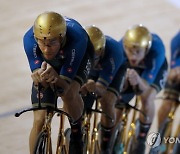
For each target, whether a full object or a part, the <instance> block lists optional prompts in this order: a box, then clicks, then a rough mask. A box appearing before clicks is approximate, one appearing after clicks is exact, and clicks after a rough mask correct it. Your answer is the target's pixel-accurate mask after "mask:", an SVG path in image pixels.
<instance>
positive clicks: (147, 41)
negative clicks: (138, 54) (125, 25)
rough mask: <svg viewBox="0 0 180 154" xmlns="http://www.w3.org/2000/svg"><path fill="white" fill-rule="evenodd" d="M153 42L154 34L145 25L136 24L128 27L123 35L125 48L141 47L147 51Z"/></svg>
mask: <svg viewBox="0 0 180 154" xmlns="http://www.w3.org/2000/svg"><path fill="white" fill-rule="evenodd" d="M151 44H152V35H151V33H150V32H149V30H148V29H147V28H146V27H144V26H143V25H141V24H140V25H135V26H133V27H131V28H130V29H128V30H127V31H126V33H125V35H124V37H123V45H124V47H125V48H132V47H134V46H135V47H139V48H144V49H145V51H146V52H147V51H148V49H149V48H150V47H151Z"/></svg>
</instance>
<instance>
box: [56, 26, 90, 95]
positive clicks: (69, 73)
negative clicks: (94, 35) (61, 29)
mask: <svg viewBox="0 0 180 154" xmlns="http://www.w3.org/2000/svg"><path fill="white" fill-rule="evenodd" d="M77 28H78V27H77ZM73 32H74V33H75V34H72V35H71V36H70V37H72V38H71V40H70V41H68V45H66V47H65V49H64V50H65V51H64V52H66V53H68V54H67V58H66V61H65V63H64V64H63V66H62V68H61V70H60V73H59V75H60V77H59V79H58V85H59V86H63V88H65V89H64V91H65V92H66V91H67V90H68V88H69V85H70V83H71V81H72V80H73V79H74V77H75V76H76V73H77V71H78V69H79V67H80V64H81V62H82V59H83V57H84V55H85V52H86V48H87V40H88V39H87V35H85V32H84V31H82V29H77V31H72V33H73Z"/></svg>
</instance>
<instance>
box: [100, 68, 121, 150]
mask: <svg viewBox="0 0 180 154" xmlns="http://www.w3.org/2000/svg"><path fill="white" fill-rule="evenodd" d="M123 73H124V72H123V71H122V70H121V69H119V70H118V72H117V73H116V75H115V77H114V79H113V81H112V82H111V84H110V85H109V87H108V88H107V91H106V93H105V95H104V96H102V98H101V99H100V103H101V108H102V110H103V112H105V113H106V114H107V115H108V116H110V117H111V118H112V119H109V118H107V116H105V115H103V114H102V115H101V151H102V153H103V152H106V151H108V150H109V151H110V152H109V153H112V151H111V150H112V148H113V145H112V144H113V143H114V140H115V138H114V137H113V135H114V133H115V131H116V130H115V129H116V125H115V124H116V109H115V104H116V102H117V99H118V97H119V91H120V85H121V81H122V77H123V75H122V74H123ZM112 120H113V121H112ZM107 153H108V152H107Z"/></svg>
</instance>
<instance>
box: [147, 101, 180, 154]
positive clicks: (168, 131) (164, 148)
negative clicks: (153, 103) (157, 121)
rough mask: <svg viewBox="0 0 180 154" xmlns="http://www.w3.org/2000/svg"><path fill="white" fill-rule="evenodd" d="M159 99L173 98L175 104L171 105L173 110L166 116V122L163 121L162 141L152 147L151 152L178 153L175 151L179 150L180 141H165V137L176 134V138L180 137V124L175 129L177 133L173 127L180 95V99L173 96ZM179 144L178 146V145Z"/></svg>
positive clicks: (154, 153) (155, 153)
mask: <svg viewBox="0 0 180 154" xmlns="http://www.w3.org/2000/svg"><path fill="white" fill-rule="evenodd" d="M157 99H163V100H171V101H173V104H172V106H171V110H170V112H169V114H168V117H167V118H166V120H165V122H164V123H163V126H162V127H161V128H160V130H159V133H160V135H161V139H163V140H162V143H161V145H160V146H158V147H156V149H151V150H150V154H157V153H158V154H177V152H175V151H176V150H178V148H179V147H178V146H180V145H179V144H180V143H177V144H172V143H165V141H164V138H166V139H167V138H169V137H172V136H174V137H175V138H177V139H178V138H179V137H180V124H178V125H177V128H176V130H175V134H173V133H172V128H173V124H174V119H175V112H176V111H177V109H178V107H179V103H180V97H179V99H178V98H177V99H175V98H171V97H160V98H157ZM179 140H180V138H179ZM176 146H177V147H176Z"/></svg>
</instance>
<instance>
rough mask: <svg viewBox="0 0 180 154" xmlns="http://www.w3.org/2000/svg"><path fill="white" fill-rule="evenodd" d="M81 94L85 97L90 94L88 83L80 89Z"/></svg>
mask: <svg viewBox="0 0 180 154" xmlns="http://www.w3.org/2000/svg"><path fill="white" fill-rule="evenodd" d="M80 92H81V94H82V95H83V96H86V95H87V93H88V90H87V88H86V83H85V84H84V85H82V87H81V89H80Z"/></svg>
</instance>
